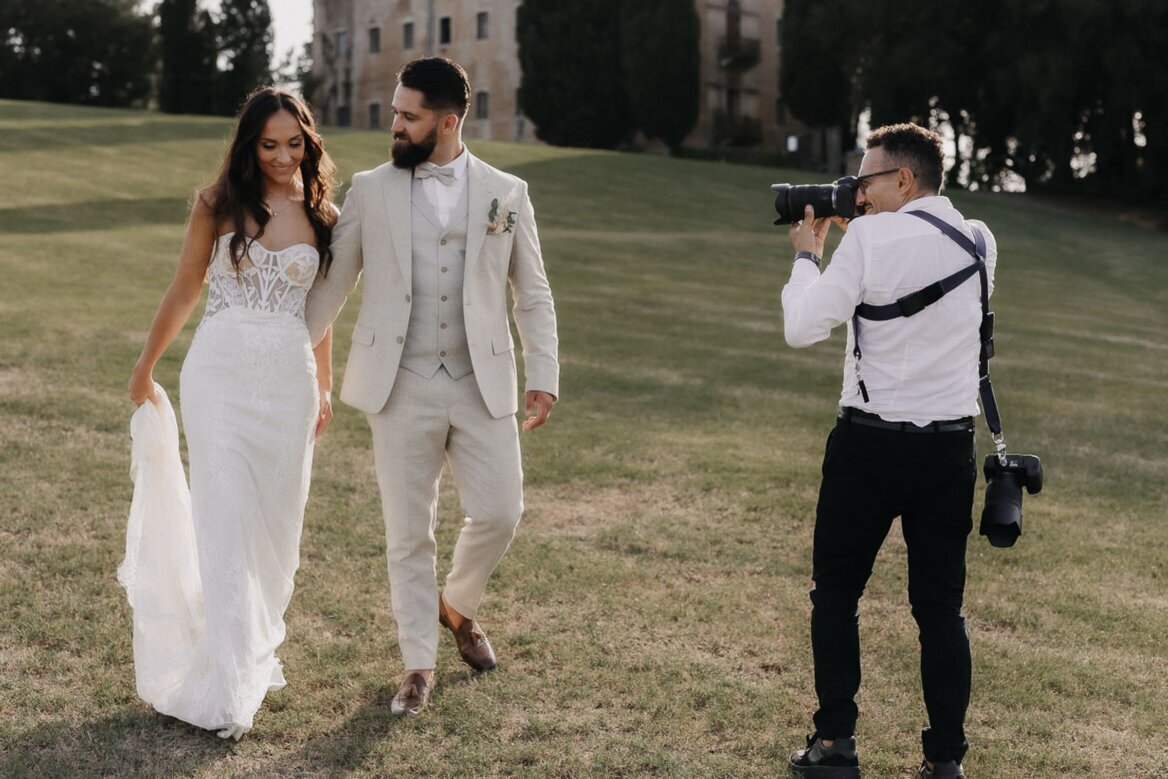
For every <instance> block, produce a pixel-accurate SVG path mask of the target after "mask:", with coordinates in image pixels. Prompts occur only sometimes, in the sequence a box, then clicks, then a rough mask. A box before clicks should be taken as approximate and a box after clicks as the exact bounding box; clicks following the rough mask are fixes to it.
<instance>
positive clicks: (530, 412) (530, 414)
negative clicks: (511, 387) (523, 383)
mask: <svg viewBox="0 0 1168 779" xmlns="http://www.w3.org/2000/svg"><path fill="white" fill-rule="evenodd" d="M554 405H556V399H555V398H554V397H552V396H551V395H549V394H548V393H546V392H540V391H539V390H528V392H527V419H525V420H523V429H524V430H525V431H526V430H535V429H536V428H537V427H539V426H540V425H542V424H543V423H544V422H546V421H547V420H548V417H550V416H551V415H552V406H554Z"/></svg>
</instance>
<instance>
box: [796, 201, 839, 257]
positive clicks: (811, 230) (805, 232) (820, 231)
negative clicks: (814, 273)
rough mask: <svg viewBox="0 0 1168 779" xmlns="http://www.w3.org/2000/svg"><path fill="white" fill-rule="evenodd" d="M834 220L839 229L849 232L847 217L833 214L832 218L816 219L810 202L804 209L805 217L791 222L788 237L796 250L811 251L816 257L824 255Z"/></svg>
mask: <svg viewBox="0 0 1168 779" xmlns="http://www.w3.org/2000/svg"><path fill="white" fill-rule="evenodd" d="M832 222H834V223H835V224H836V225H837V226H838V227H839V229H841V230H843V231H844V232H847V229H848V222H847V220H846V219H843V218H842V217H838V216H833V217H831V218H830V219H829V218H826V217H823V218H820V219H816V218H815V209H814V208H813V207H812V206H811V205H810V204H808V205H807V207H805V208H804V209H803V219H802V220H800V221H798V222H792V223H791V227H790V228H789V229H788V230H787V237H788V238H790V239H791V245H792V246H794V247H795V251H796V252H811V253H812V254H814V255H815V256H816V257H823V245H824V242H825V241H826V240H827V231H828V230H830V229H831V225H832Z"/></svg>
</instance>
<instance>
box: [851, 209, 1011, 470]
mask: <svg viewBox="0 0 1168 779" xmlns="http://www.w3.org/2000/svg"><path fill="white" fill-rule="evenodd" d="M905 213H907V214H912V215H913V216H915V217H917V218H918V219H923V220H925V221H926V222H928V223H929V224H931V225H933V226H934V227H936V228H937V229H938V230H940V231H941V232H942V233H944V234H945V235H946V236H948V237H949V238H951V239H952V240H953V241H954V242H956V243H957V245H958V246H960V247H961V248H962V249H964V250H965V251H967V252H969V254H970V255H971V256H972V257H973V259H974V262H973V264H972V265H968V266H966V267H964V268H962V269H961V270H959V271H957V272H956V273H954V274H952V275H949V276H946V277H945V278H943V279H941V280H940V281H936V282H934V283H932V284H930V285H929V286H927V287H924V288H922V289H918V290H917V291H916V292H912V293H910V294H908V295H905V296H904V297H902V298H899V299H898V300H896V301H895V302H893V303H887V304H885V305H881V306H875V305H872V304H871V303H861V304H860V305H858V306H856V310H855V312H854V313H853V314H852V339H853V341H854V342H855V343H854V346H853V348H852V356H853V357H855V359H856V378H857V379H858V381H859V384H860V394H861V395H863V396H864V402H865V403H867V402H868V388H867V387H865V386H864V380H863V379H862V378H860V359H861V358H862V357H863V353H862V352H861V351H860V320H861V319H870V320H873V321H876V322H882V321H887V320H889V319H899V318H900V317H910V316H914V315H916V314H919V313H920V312H921V311H923V310H924V309H926V308H927V307H929V306H931V305H933V304H934V303H936V302H937V301H938V300H940V299H941V298H943V297H945V295H947V294H949V293H950V292H952V291H953V290H955V289H957V287H959V286H961V284H963V283H964V282H965V281H966V280H967V279H969V278H970V277H971V276H973V274H975V273H976V274H978V276H979V277H980V278H981V356H980V357H979V359H978V395H979V396H980V397H981V406H982V410H983V411H984V412H985V418H986V424H987V425H988V426H989V429H990V433H991V434H992V436H991V437H992V438H993V441H994V449H995V450H996V451H997V455H998V459H999V460H1000V461H1001V463H1002V464H1003V465H1005V463H1006V440H1005V437H1004V436H1003V435H1002V417H1001V414H1000V413H999V412H998V402H997V400H996V399H995V398H994V386H993V384H991V383H990V368H989V360H990V358H991V357H993V356H994V312H993V311H990V285H989V273H988V271H987V270H986V264H985V261H986V244H985V236H983V235H982V233H981V231H980V230H978V229H977V227H975V226H973V225H969V227H970V229H971V230H972V231H973V240H970V239H969V237H968V236H967V235H965V233H963V232H961V230H958V229H957V228H956V227H954V226H953V225H951V224H949V223H948V222H946V221H944V220H943V219H940V218H939V217H936V216H934V215H933V214H930V213H928V212H926V211H906V212H905Z"/></svg>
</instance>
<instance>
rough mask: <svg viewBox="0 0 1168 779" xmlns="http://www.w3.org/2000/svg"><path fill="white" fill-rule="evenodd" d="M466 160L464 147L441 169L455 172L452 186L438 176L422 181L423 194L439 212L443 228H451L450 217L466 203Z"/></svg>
mask: <svg viewBox="0 0 1168 779" xmlns="http://www.w3.org/2000/svg"><path fill="white" fill-rule="evenodd" d="M466 160H467V153H466V147H465V146H463V147H462V151H460V152H459V153H458V156H457V157H455V158H454V159H453V160H451V161H450V162H448V163H446V164H445V165H442V166H440V167H439V169H440V170H442V169H445V170H451V171H453V172H454V182H453V183H451V184H444V183H442V181H440V180H439V179H438V177H437V176H430V177H429V178H426V179H422V182H421V184H422V192H424V193H425V195H426V197H427V198H428V199H429V200H430V202H431V203H433V204H434V208H435V210H437V212H438V221H439V222H441V223H442V226H443V227H449V226H450V215H451V214H452V213H453V212H454V210H455V209H456V208H457V207H458V206H459V205H460V204H462V203H463V202H465V197H466ZM483 218H484V219H485V218H486V216H485V215H484V217H483Z"/></svg>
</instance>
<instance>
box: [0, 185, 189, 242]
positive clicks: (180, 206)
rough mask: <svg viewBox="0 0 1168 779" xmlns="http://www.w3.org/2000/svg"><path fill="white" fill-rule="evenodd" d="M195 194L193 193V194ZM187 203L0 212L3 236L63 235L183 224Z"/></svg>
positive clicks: (87, 204)
mask: <svg viewBox="0 0 1168 779" xmlns="http://www.w3.org/2000/svg"><path fill="white" fill-rule="evenodd" d="M192 194H193V193H192ZM187 209H188V201H187V200H186V199H183V198H177V197H161V198H130V199H118V198H109V199H106V200H84V201H81V202H78V203H59V204H54V205H42V206H26V207H18V208H0V233H8V234H14V233H25V234H39V233H61V232H71V231H75V230H108V229H113V228H119V227H132V226H134V225H144V224H180V225H181V224H183V222H185V221H186V216H187Z"/></svg>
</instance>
